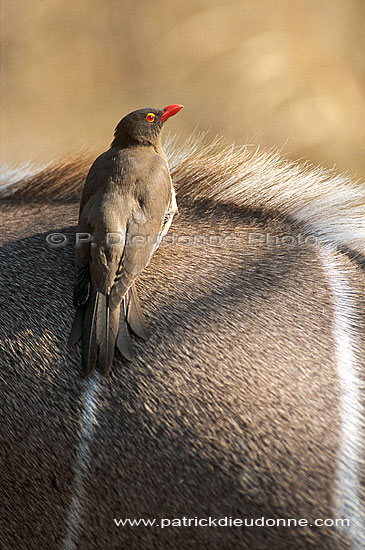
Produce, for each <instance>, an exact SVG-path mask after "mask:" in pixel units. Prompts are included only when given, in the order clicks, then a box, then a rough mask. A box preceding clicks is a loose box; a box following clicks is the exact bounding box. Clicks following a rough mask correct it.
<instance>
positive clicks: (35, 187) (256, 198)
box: [0, 134, 365, 255]
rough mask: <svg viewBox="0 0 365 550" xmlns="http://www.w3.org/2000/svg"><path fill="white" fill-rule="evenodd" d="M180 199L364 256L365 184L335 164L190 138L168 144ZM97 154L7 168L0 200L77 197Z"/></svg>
mask: <svg viewBox="0 0 365 550" xmlns="http://www.w3.org/2000/svg"><path fill="white" fill-rule="evenodd" d="M164 148H165V152H166V155H167V158H168V162H169V166H170V171H171V175H172V179H173V181H174V185H175V186H176V190H177V194H178V198H179V197H180V198H188V199H189V200H193V201H199V200H209V201H212V202H214V203H218V204H225V205H234V206H235V207H236V208H240V207H241V208H245V209H246V210H247V209H253V210H256V211H257V210H261V211H263V212H267V213H272V214H274V215H280V216H285V217H288V218H290V219H292V220H293V221H294V222H295V223H297V224H299V225H300V226H302V227H303V228H304V229H305V230H306V231H307V232H309V233H312V234H314V235H316V236H317V237H318V238H320V239H322V240H324V241H326V242H328V243H330V244H334V245H335V246H339V247H345V248H347V249H350V250H352V251H354V252H355V253H359V254H362V255H363V254H365V184H364V183H361V182H356V181H354V180H353V179H352V178H351V177H350V176H349V175H348V174H338V173H336V171H335V170H334V169H325V168H322V167H318V166H311V165H309V163H300V162H292V161H288V160H286V159H283V158H282V157H281V156H280V153H279V152H278V151H275V150H271V151H262V150H260V148H256V149H255V148H253V147H250V146H241V147H237V146H234V145H230V146H227V145H224V143H223V140H222V139H221V138H214V139H211V140H207V139H206V135H205V134H201V135H195V136H194V135H193V136H191V137H190V138H189V139H188V140H186V141H185V142H184V143H183V144H182V145H177V142H176V138H175V137H168V138H167V140H166V142H165V145H164ZM94 158H95V156H94V155H92V154H91V153H89V152H81V153H77V154H75V155H69V156H66V157H64V158H61V159H60V160H58V161H55V162H51V163H49V164H47V165H46V166H43V167H40V168H39V169H37V168H36V167H34V166H32V167H30V166H29V165H26V166H25V167H24V168H23V169H21V168H19V169H17V170H14V169H11V171H10V172H9V170H8V171H5V172H4V174H3V175H2V178H1V184H0V198H11V200H16V201H27V202H30V201H39V202H48V203H49V202H77V201H78V200H79V198H80V194H81V189H82V187H83V184H84V180H85V177H86V174H87V172H88V169H89V167H90V165H91V163H92V161H93V160H94Z"/></svg>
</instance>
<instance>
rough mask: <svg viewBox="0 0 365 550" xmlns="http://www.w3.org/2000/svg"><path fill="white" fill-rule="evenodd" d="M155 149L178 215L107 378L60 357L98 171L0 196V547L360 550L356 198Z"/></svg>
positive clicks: (308, 181) (77, 163)
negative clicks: (86, 200)
mask: <svg viewBox="0 0 365 550" xmlns="http://www.w3.org/2000/svg"><path fill="white" fill-rule="evenodd" d="M167 153H168V156H169V160H170V165H171V166H172V175H173V179H174V182H175V185H176V188H177V194H178V203H179V210H180V214H179V216H178V217H177V218H176V219H175V220H174V223H173V225H172V227H171V229H170V233H169V235H168V236H167V238H166V239H165V241H164V243H163V244H162V245H161V247H160V249H159V250H158V252H157V253H156V255H155V256H154V258H153V260H152V262H151V264H150V265H149V267H148V268H147V269H146V270H145V272H144V273H143V274H142V276H141V277H140V280H139V282H138V290H139V294H140V296H141V301H142V307H143V309H144V311H145V314H146V317H147V320H148V323H149V326H150V331H151V334H152V336H151V338H150V340H149V341H148V342H142V341H135V348H136V358H135V360H134V361H133V362H132V363H125V362H123V361H122V360H121V359H120V358H118V357H116V358H115V361H114V366H113V372H112V375H111V377H110V378H107V379H102V378H100V376H98V374H97V373H96V374H95V376H94V377H93V378H92V379H90V380H88V381H85V380H83V379H82V378H81V377H80V367H79V361H80V353H79V350H71V351H69V350H67V348H66V341H67V337H68V333H69V330H70V327H71V322H72V316H73V310H72V305H71V304H72V297H71V294H72V286H73V278H74V267H73V248H74V242H75V225H76V221H77V214H78V204H77V200H78V196H79V192H80V187H81V185H82V182H83V178H84V176H85V172H86V169H87V166H88V164H89V162H90V160H91V159H89V158H87V157H80V156H78V157H75V158H74V159H64V160H63V161H61V162H59V163H55V164H50V165H48V166H47V167H45V168H44V169H43V170H38V171H37V170H36V171H34V172H30V173H29V172H28V173H25V174H22V173H18V174H17V177H16V178H15V180H14V181H13V182H11V184H10V185H8V186H7V187H6V188H4V191H3V201H2V206H1V217H2V227H3V230H2V234H3V238H2V242H3V244H2V246H1V249H0V258H1V271H0V285H1V302H2V304H1V310H0V323H1V324H0V336H1V338H0V345H1V351H2V354H1V367H2V368H1V382H0V384H1V400H2V407H1V423H0V426H1V427H0V431H1V437H2V445H1V450H0V452H1V464H2V475H1V478H2V500H3V503H2V522H3V524H2V528H1V530H0V544H1V547H4V548H15V547H16V548H19V549H21V548H27V549H33V548H34V549H39V548H60V549H76V548H77V549H85V550H92V549H99V548H108V549H120V548H125V547H128V548H130V549H133V550H139V549H148V550H150V549H151V550H152V549H157V548H158V549H159V550H160V549H161V550H164V549H166V550H167V549H170V548H175V549H179V550H180V549H181V550H185V549H186V548H192V549H194V550H195V549H197V550H200V549H209V550H218V549H219V550H236V549H237V550H238V549H254V550H266V549H278V550H279V549H284V548H285V549H294V548H295V549H296V550H300V549H303V550H308V549H310V548H313V549H316V550H318V549H328V550H329V549H331V550H332V549H335V548H339V549H350V548H352V549H354V550H360V548H363V545H364V536H363V531H362V525H363V523H362V522H363V519H364V516H363V512H362V490H363V485H362V484H361V481H362V480H361V475H360V474H361V471H362V472H363V471H364V470H363V462H362V460H363V456H362V449H363V448H362V442H363V440H362V434H363V432H362V412H361V411H362V409H361V393H360V390H361V384H360V381H361V371H362V369H363V367H364V358H365V353H364V352H365V316H364V311H365V308H364V303H365V276H364V259H363V258H364V254H365V245H364V243H365V239H364V237H365V230H364V228H365V222H364V211H365V210H364V207H365V191H364V187H362V186H361V185H355V184H354V183H353V182H351V180H349V179H348V178H347V177H345V176H336V175H335V174H332V173H329V172H326V171H323V170H321V169H317V168H316V169H308V168H306V167H301V166H298V165H292V164H289V163H288V162H287V161H282V160H280V158H279V157H278V156H277V155H276V154H272V153H271V154H261V153H258V152H254V153H250V152H249V151H247V150H246V149H229V150H228V149H222V148H221V147H220V146H219V145H217V144H212V145H204V146H203V145H202V143H200V142H197V143H195V142H189V143H188V144H187V145H185V146H184V147H183V148H182V149H181V150H179V149H177V148H176V147H174V146H172V145H171V144H170V145H168V146H167ZM8 181H10V180H8ZM55 233H57V234H61V235H63V237H60V236H58V237H55V235H54V234H55ZM127 518H128V519H137V520H138V519H141V518H144V519H151V520H153V519H155V520H156V521H155V525H154V526H143V525H141V524H140V525H139V526H138V527H137V526H130V525H129V526H128V525H125V526H122V525H121V524H119V527H118V526H117V523H118V522H119V520H120V519H122V520H125V519H127ZM161 518H165V519H166V520H170V521H171V522H172V520H175V523H173V524H172V525H170V526H167V521H166V522H165V525H166V526H165V528H162V526H163V525H164V522H162V523H161ZM183 518H190V519H191V520H192V521H191V526H190V527H187V526H185V527H184V526H181V527H179V526H178V525H179V521H180V523H183ZM207 518H212V519H213V520H214V519H215V520H218V519H221V520H222V519H223V521H221V523H224V521H226V522H227V523H228V525H227V526H224V525H222V526H217V527H215V526H214V523H213V526H211V527H204V526H200V527H199V526H195V523H194V522H197V521H198V520H201V519H207ZM224 518H226V519H224ZM230 518H231V519H232V521H233V520H234V519H238V520H239V519H241V520H243V521H244V520H246V522H247V523H248V526H239V525H236V526H229V522H230V521H231V520H230ZM259 518H260V521H261V523H262V522H266V521H267V519H271V520H276V519H278V518H282V519H288V518H293V519H296V520H299V519H304V520H307V521H308V525H307V526H304V525H303V523H302V524H301V526H299V527H296V528H295V527H283V526H279V527H274V526H271V525H270V523H269V525H267V524H266V525H264V526H260V525H257V526H255V525H254V526H249V524H250V521H253V520H255V519H256V520H257V519H259ZM261 518H263V519H261ZM327 518H328V519H333V521H336V519H341V520H348V522H349V524H348V525H346V522H344V523H345V525H344V526H342V527H339V526H338V527H335V526H333V525H328V526H321V527H314V526H313V524H314V521H315V520H316V519H321V520H326V519H327ZM115 520H117V521H115ZM259 523H260V522H259ZM327 523H330V522H327ZM158 525H159V526H158Z"/></svg>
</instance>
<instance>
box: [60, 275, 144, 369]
mask: <svg viewBox="0 0 365 550" xmlns="http://www.w3.org/2000/svg"><path fill="white" fill-rule="evenodd" d="M131 331H132V332H133V333H134V334H135V335H136V336H138V337H139V338H143V339H144V340H147V338H148V337H149V334H148V330H147V327H146V324H145V321H144V317H143V313H142V310H141V306H140V303H139V299H138V295H137V290H136V288H135V285H134V284H133V285H132V286H131V287H130V288H129V290H128V291H127V293H126V295H125V296H124V298H123V300H122V302H121V303H120V304H118V305H117V306H115V305H114V304H111V303H110V302H109V296H106V295H104V294H102V293H100V292H98V291H94V290H93V289H91V291H90V295H89V298H88V300H87V302H86V304H85V305H83V306H82V307H79V308H78V309H77V311H76V315H75V319H74V322H73V325H72V329H71V333H70V336H69V339H68V345H69V346H70V347H71V346H74V345H75V344H76V343H77V342H78V340H80V339H81V340H82V357H81V363H82V369H83V372H84V375H85V376H87V377H88V376H90V375H91V374H92V373H93V372H94V370H95V367H96V366H98V368H99V369H100V371H101V373H102V374H104V375H107V374H108V373H109V372H110V369H111V365H112V362H113V357H114V349H115V346H117V348H118V349H119V351H120V353H121V354H122V356H123V357H124V359H127V360H128V361H130V360H132V359H133V347H132V339H131V334H130V332H131Z"/></svg>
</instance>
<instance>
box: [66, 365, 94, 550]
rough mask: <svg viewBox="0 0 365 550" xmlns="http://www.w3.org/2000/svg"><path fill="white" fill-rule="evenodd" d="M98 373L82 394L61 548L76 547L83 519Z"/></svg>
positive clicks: (87, 382) (86, 384) (72, 548)
mask: <svg viewBox="0 0 365 550" xmlns="http://www.w3.org/2000/svg"><path fill="white" fill-rule="evenodd" d="M100 391H101V388H100V375H99V374H98V373H95V374H94V376H93V377H92V378H91V379H89V380H87V381H86V383H85V389H84V394H83V409H82V417H81V420H80V432H79V438H80V439H79V445H78V452H77V462H76V467H75V474H74V484H73V495H72V502H71V505H70V509H69V512H68V516H67V523H66V528H67V530H66V536H65V538H64V541H63V546H62V548H63V550H74V549H76V548H78V539H79V536H80V529H81V528H82V520H83V501H84V498H85V481H86V478H87V475H88V472H89V467H90V462H91V450H90V447H91V444H92V442H93V439H94V437H95V432H96V427H97V424H98V421H97V418H96V415H97V412H98V410H99V409H100V402H99V400H98V393H100Z"/></svg>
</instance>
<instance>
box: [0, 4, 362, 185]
mask: <svg viewBox="0 0 365 550" xmlns="http://www.w3.org/2000/svg"><path fill="white" fill-rule="evenodd" d="M364 9H365V3H364V1H363V0H306V1H304V0H240V1H234V0H225V1H224V2H222V1H221V0H220V1H216V0H156V1H154V0H3V1H2V33H1V40H2V62H1V71H2V74H1V77H2V78H1V160H2V162H3V163H9V162H16V163H21V162H24V161H28V160H29V159H33V160H37V161H41V162H43V161H49V160H51V159H55V158H57V157H59V156H60V155H63V154H65V153H68V152H73V151H75V150H80V149H83V148H88V149H91V150H93V151H95V152H99V151H102V150H105V149H106V148H107V147H108V145H109V143H110V141H111V139H112V134H113V129H114V127H115V126H116V124H117V122H118V121H119V119H120V118H122V116H124V114H126V113H127V112H129V111H131V110H134V109H138V108H140V107H145V106H146V107H149V106H152V107H164V106H165V105H168V104H170V103H183V104H184V105H185V109H184V111H182V113H180V114H179V115H178V116H177V117H176V118H174V119H172V120H171V121H169V123H168V125H166V126H168V128H166V130H167V129H168V130H169V131H171V132H173V133H175V132H176V133H178V134H180V136H181V139H183V138H184V137H187V136H188V135H190V133H191V132H192V131H193V130H194V129H195V128H198V130H208V129H210V133H211V134H212V135H214V134H221V135H223V136H225V138H226V139H227V140H228V141H235V142H236V143H237V144H242V143H245V142H248V143H251V144H254V145H258V144H261V145H262V146H263V147H265V148H267V147H272V146H275V147H279V148H281V149H282V150H283V153H284V155H285V156H287V157H290V158H294V159H297V158H305V159H310V160H311V161H312V162H314V163H316V164H322V165H325V166H333V165H336V166H337V168H338V170H341V171H343V170H348V171H350V172H351V173H352V174H354V175H355V177H361V178H365V155H364V143H365V140H364V115H365V100H364V87H365V86H364V84H365V72H364V52H365V47H364V37H365V33H364V23H365V17H364V15H365V11H364ZM166 130H165V133H166V134H167V132H166Z"/></svg>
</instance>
